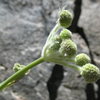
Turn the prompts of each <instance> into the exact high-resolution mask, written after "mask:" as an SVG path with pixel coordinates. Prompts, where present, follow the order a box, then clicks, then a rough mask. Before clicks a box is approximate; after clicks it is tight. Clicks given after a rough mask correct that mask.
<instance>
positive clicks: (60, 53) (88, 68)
mask: <svg viewBox="0 0 100 100" xmlns="http://www.w3.org/2000/svg"><path fill="white" fill-rule="evenodd" d="M71 23H72V14H71V13H70V12H69V11H67V10H61V11H60V14H59V19H58V22H57V25H58V26H57V27H55V28H54V29H53V31H51V33H50V35H49V37H48V39H47V42H46V45H45V46H44V49H43V52H42V56H43V57H44V59H45V61H48V62H54V63H57V64H60V65H63V66H67V65H68V63H74V65H75V67H74V69H78V71H79V72H80V74H81V75H82V76H83V77H84V79H85V80H86V81H87V82H88V83H91V82H95V81H96V80H98V79H99V78H100V71H99V69H98V68H97V67H96V66H95V65H93V64H90V62H91V60H90V57H89V56H88V55H87V54H84V53H81V54H78V55H77V46H76V44H75V43H74V42H73V40H72V32H71V31H70V30H68V29H66V28H68V27H69V26H70V25H71ZM59 30H60V31H59ZM69 66H70V65H69ZM72 68H73V67H72Z"/></svg>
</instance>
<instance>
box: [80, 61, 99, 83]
mask: <svg viewBox="0 0 100 100" xmlns="http://www.w3.org/2000/svg"><path fill="white" fill-rule="evenodd" d="M81 75H82V76H83V77H84V79H85V80H86V81H87V82H88V83H92V82H95V81H97V80H98V79H99V78H100V70H99V68H98V67H96V66H95V65H93V64H90V63H88V64H85V65H84V66H83V67H82V68H81Z"/></svg>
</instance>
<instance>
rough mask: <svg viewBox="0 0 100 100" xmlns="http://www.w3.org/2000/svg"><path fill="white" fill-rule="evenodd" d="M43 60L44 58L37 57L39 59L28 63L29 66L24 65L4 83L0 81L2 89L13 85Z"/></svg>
mask: <svg viewBox="0 0 100 100" xmlns="http://www.w3.org/2000/svg"><path fill="white" fill-rule="evenodd" d="M42 62H44V58H42V57H40V58H39V59H37V60H35V61H33V62H32V63H30V64H28V65H27V66H25V67H23V68H22V69H21V70H19V71H17V72H16V73H15V74H13V75H12V76H10V77H9V78H8V79H6V80H5V81H3V82H2V83H0V90H3V89H5V88H6V87H8V86H9V85H12V84H13V83H15V82H16V81H17V80H18V79H20V78H21V77H23V76H24V75H25V73H26V72H27V71H28V70H29V69H31V68H32V67H35V66H36V65H38V64H40V63H42Z"/></svg>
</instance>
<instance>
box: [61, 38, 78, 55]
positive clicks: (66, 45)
mask: <svg viewBox="0 0 100 100" xmlns="http://www.w3.org/2000/svg"><path fill="white" fill-rule="evenodd" d="M59 52H60V53H61V54H63V55H65V56H70V57H71V56H74V55H75V54H76V52H77V46H76V44H75V43H74V42H73V41H72V40H70V39H66V40H64V41H63V42H62V43H61V47H60V49H59Z"/></svg>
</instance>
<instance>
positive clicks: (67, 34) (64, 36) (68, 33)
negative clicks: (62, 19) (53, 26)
mask: <svg viewBox="0 0 100 100" xmlns="http://www.w3.org/2000/svg"><path fill="white" fill-rule="evenodd" d="M60 37H61V38H62V39H71V37H72V33H71V31H69V30H68V29H63V30H62V31H61V32H60Z"/></svg>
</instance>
